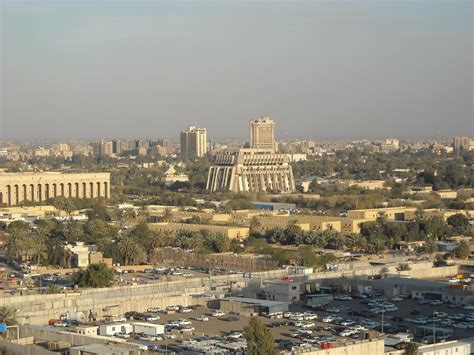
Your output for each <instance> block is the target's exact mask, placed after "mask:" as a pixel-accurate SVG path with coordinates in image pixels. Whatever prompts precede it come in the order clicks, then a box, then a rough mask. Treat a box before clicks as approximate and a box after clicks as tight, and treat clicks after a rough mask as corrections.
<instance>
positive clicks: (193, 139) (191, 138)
mask: <svg viewBox="0 0 474 355" xmlns="http://www.w3.org/2000/svg"><path fill="white" fill-rule="evenodd" d="M180 144H181V157H182V158H183V159H194V158H202V157H203V156H204V155H206V153H207V130H206V129H205V128H197V127H194V126H189V127H188V128H187V129H185V130H182V131H181V134H180Z"/></svg>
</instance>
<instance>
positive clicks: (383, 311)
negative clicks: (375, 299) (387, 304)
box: [382, 308, 385, 334]
mask: <svg viewBox="0 0 474 355" xmlns="http://www.w3.org/2000/svg"><path fill="white" fill-rule="evenodd" d="M384 314H385V309H384V308H382V334H383V320H384V319H383V316H384Z"/></svg>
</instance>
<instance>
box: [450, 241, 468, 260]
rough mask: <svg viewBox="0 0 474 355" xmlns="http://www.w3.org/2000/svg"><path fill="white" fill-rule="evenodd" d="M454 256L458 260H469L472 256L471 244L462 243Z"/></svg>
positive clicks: (455, 250)
mask: <svg viewBox="0 0 474 355" xmlns="http://www.w3.org/2000/svg"><path fill="white" fill-rule="evenodd" d="M454 255H455V256H456V258H458V259H467V258H468V257H469V255H471V250H470V248H469V244H468V243H467V242H466V241H464V240H463V241H462V242H461V243H459V244H458V246H457V247H456V249H454Z"/></svg>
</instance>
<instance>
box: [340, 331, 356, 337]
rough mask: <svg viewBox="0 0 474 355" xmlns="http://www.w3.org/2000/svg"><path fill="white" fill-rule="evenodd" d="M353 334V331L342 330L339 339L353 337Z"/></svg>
mask: <svg viewBox="0 0 474 355" xmlns="http://www.w3.org/2000/svg"><path fill="white" fill-rule="evenodd" d="M354 334H355V332H354V331H353V330H351V329H346V330H343V331H342V332H341V333H340V334H339V335H340V336H341V337H349V336H351V335H354Z"/></svg>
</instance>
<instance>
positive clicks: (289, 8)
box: [0, 0, 474, 139]
mask: <svg viewBox="0 0 474 355" xmlns="http://www.w3.org/2000/svg"><path fill="white" fill-rule="evenodd" d="M0 6H1V16H2V17H1V22H2V25H1V26H2V27H1V31H2V39H1V40H2V41H1V42H2V43H1V44H2V47H1V50H2V53H1V69H2V72H1V74H2V78H1V104H2V108H1V112H0V113H1V117H0V121H1V122H0V123H1V125H0V138H2V139H31V138H35V139H40V138H53V139H61V138H64V139H70V138H90V139H98V138H113V137H150V136H160V137H176V136H177V133H178V132H179V131H180V130H181V129H182V128H183V127H185V126H186V125H188V124H195V125H197V126H200V127H206V128H207V129H208V131H209V136H210V137H239V138H240V137H246V136H247V134H248V131H247V124H248V121H249V120H250V119H253V118H257V117H260V116H264V115H268V116H271V117H273V118H274V119H275V120H276V121H277V122H278V130H277V136H278V137H279V138H282V139H284V138H292V137H316V138H334V137H400V138H403V137H416V136H420V137H434V136H437V135H440V136H443V137H449V136H454V135H462V134H468V135H469V134H471V135H472V133H473V131H474V127H473V122H474V118H473V105H472V101H473V77H472V75H473V74H472V73H473V67H472V65H473V44H472V43H473V34H472V33H473V20H472V18H473V3H472V1H421V0H419V1H415V0H414V1H367V0H363V1H357V2H355V1H354V2H346V1H236V2H231V1H222V2H218V1H177V2H175V1H123V2H109V1H95V0H90V1H63V2H58V1H41V2H38V1H11V0H3V1H2V2H1V4H0Z"/></svg>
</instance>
